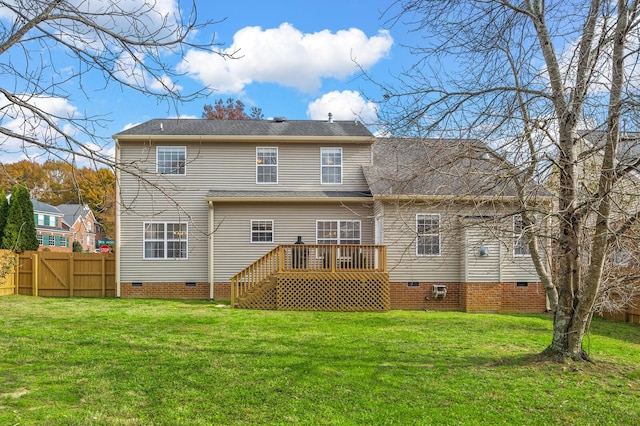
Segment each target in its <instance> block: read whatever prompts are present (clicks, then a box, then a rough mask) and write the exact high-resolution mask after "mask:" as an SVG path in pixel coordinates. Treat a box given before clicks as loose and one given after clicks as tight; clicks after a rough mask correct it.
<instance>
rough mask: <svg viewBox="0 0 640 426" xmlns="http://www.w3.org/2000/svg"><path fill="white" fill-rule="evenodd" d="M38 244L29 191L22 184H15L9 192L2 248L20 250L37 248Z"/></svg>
mask: <svg viewBox="0 0 640 426" xmlns="http://www.w3.org/2000/svg"><path fill="white" fill-rule="evenodd" d="M38 245H39V244H38V238H37V236H36V223H35V219H34V217H33V203H31V199H30V197H29V191H27V189H26V188H25V187H23V186H16V187H15V188H14V190H13V193H12V194H11V202H10V203H9V214H8V215H7V224H6V225H5V228H4V235H3V237H2V248H6V249H10V250H14V251H18V252H20V251H25V250H38Z"/></svg>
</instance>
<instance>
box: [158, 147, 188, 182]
mask: <svg viewBox="0 0 640 426" xmlns="http://www.w3.org/2000/svg"><path fill="white" fill-rule="evenodd" d="M186 163H187V148H186V147H184V146H159V147H157V148H156V165H157V166H156V167H157V172H158V173H159V174H161V175H184V174H186Z"/></svg>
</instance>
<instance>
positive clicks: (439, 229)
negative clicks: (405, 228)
mask: <svg viewBox="0 0 640 426" xmlns="http://www.w3.org/2000/svg"><path fill="white" fill-rule="evenodd" d="M421 216H436V217H437V218H438V233H437V234H420V233H419V232H418V218H420V217H421ZM415 229H416V238H415V240H414V242H415V245H416V256H417V257H439V256H442V218H441V217H440V213H416V228H415ZM426 236H437V237H438V253H437V254H428V253H420V252H419V244H418V239H419V238H420V237H426Z"/></svg>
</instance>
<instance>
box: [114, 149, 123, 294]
mask: <svg viewBox="0 0 640 426" xmlns="http://www.w3.org/2000/svg"><path fill="white" fill-rule="evenodd" d="M115 161H116V162H115V168H116V170H115V172H116V191H115V193H116V244H115V245H116V297H117V298H118V299H119V298H120V247H121V244H120V240H121V232H120V204H121V200H120V185H121V183H122V182H121V180H120V178H121V173H120V167H119V165H120V142H119V141H118V139H116V159H115Z"/></svg>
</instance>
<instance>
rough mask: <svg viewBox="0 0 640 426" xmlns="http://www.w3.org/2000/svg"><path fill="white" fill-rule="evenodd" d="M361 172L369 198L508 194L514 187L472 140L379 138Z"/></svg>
mask: <svg viewBox="0 0 640 426" xmlns="http://www.w3.org/2000/svg"><path fill="white" fill-rule="evenodd" d="M373 148H374V156H373V158H374V161H373V164H372V166H370V167H365V168H364V172H365V177H366V179H367V182H368V183H369V186H370V188H371V192H372V194H373V195H374V197H376V196H377V197H381V196H391V197H396V196H408V197H423V196H461V197H464V196H490V197H495V196H499V197H505V196H506V197H512V196H515V195H516V190H515V186H514V185H513V183H512V182H511V180H510V179H509V178H508V176H506V175H502V174H501V173H500V171H499V170H498V169H497V168H496V165H495V164H492V161H491V160H490V159H489V158H488V157H487V156H486V153H487V151H488V148H487V146H486V145H485V144H483V143H482V142H480V141H478V140H473V139H414V138H378V139H377V140H376V142H375V144H374V146H373Z"/></svg>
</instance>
